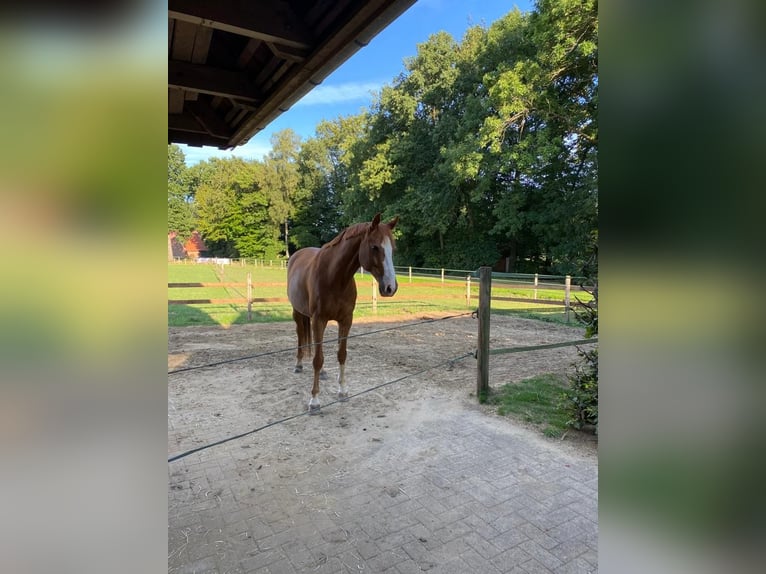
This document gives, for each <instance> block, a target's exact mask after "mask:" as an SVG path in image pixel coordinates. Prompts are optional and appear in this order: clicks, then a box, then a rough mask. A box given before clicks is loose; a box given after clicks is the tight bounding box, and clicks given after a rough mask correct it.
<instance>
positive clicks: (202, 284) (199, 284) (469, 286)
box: [168, 267, 571, 321]
mask: <svg viewBox="0 0 766 574" xmlns="http://www.w3.org/2000/svg"><path fill="white" fill-rule="evenodd" d="M485 269H486V268H484V267H482V268H481V272H484V273H486V271H484V270H485ZM370 279H371V280H372V297H371V300H372V308H373V312H376V311H377V302H378V301H377V284H376V281H375V279H374V278H373V277H371V276H370ZM484 280H485V281H487V282H489V283H490V292H491V287H492V286H493V285H494V286H497V287H505V288H508V287H511V288H521V289H530V288H532V287H531V286H530V285H529V284H513V285H508V284H506V283H504V282H498V283H497V284H496V283H495V281H494V280H493V278H492V276H491V274H490V276H489V278H485V279H484ZM460 283H463V281H461V280H460V279H457V278H449V279H448V280H447V282H446V283H442V284H441V285H442V286H445V285H450V286H457V285H459V284H460ZM464 284H465V290H464V294H463V295H460V294H459V293H458V292H456V293H453V294H442V293H430V294H427V295H421V296H419V297H418V299H419V300H421V299H422V300H426V301H429V300H440V299H442V300H443V299H463V300H464V301H465V305H466V307H470V306H471V301H472V291H473V289H474V288H475V287H476V283H472V281H471V275H467V276H466V277H465V280H464ZM254 285H255V286H268V287H284V288H286V287H287V283H286V282H268V283H253V281H252V274H251V273H248V274H247V281H246V282H244V283H242V282H234V281H221V282H207V281H195V282H188V283H176V282H174V283H168V288H169V289H183V288H195V287H196V288H234V289H235V290H236V288H237V287H245V288H246V289H247V295H246V296H241V297H223V298H200V299H169V300H168V305H216V304H221V305H224V304H242V305H247V316H248V321H251V320H252V305H253V303H289V299H288V298H287V297H253V286H254ZM411 285H412V286H420V287H434V286H438V285H439V284H436V285H435V284H433V283H428V282H424V281H417V282H415V283H412V284H411ZM537 287H538V288H540V287H542V286H541V285H539V284H538V285H537ZM543 288H548V286H545V287H543ZM554 288H563V290H564V293H563V299H540V298H538V297H537V289H535V290H534V297H533V298H530V297H504V296H494V297H491V300H492V301H509V302H516V303H531V304H535V305H546V306H554V307H555V306H560V307H564V309H565V311H566V314H567V320H568V319H569V309H570V296H571V278H570V277H569V276H567V277H566V280H565V284H564V285H563V286H561V285H557V286H554ZM481 289H482V283H481V282H479V290H481ZM358 292H359V295H358V297H359V299H358V300H365V301H366V300H367V297H365V296H364V295H363V293H364V291H363V290H361V289H360V290H359V291H358ZM479 303H480V304H481V299H480V301H479Z"/></svg>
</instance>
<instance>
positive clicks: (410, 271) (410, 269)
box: [408, 267, 412, 283]
mask: <svg viewBox="0 0 766 574" xmlns="http://www.w3.org/2000/svg"><path fill="white" fill-rule="evenodd" d="M408 269H409V273H410V283H412V267H409V268H408Z"/></svg>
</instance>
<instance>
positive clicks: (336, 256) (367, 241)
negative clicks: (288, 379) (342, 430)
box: [287, 213, 399, 414]
mask: <svg viewBox="0 0 766 574" xmlns="http://www.w3.org/2000/svg"><path fill="white" fill-rule="evenodd" d="M398 220H399V218H398V217H395V218H394V219H392V220H391V221H389V222H388V223H381V222H380V213H378V214H377V215H376V216H375V217H374V218H373V219H372V221H371V222H370V223H357V224H355V225H352V226H350V227H348V228H346V229H344V230H343V231H341V232H340V233H339V234H338V236H337V237H336V238H335V239H333V240H332V241H330V242H329V243H326V244H325V245H323V246H322V247H321V249H320V248H318V247H304V248H303V249H299V250H298V251H296V252H295V253H293V255H292V256H291V257H290V260H289V261H288V263H287V296H288V298H289V299H290V303H291V304H292V306H293V319H294V320H295V325H296V330H297V332H298V358H297V361H296V363H295V372H296V373H300V372H302V371H303V354H304V352H306V353H308V356H311V340H312V338H313V340H314V342H315V345H316V351H315V352H314V363H313V364H314V386H313V387H312V388H311V400H310V401H309V405H308V408H309V414H317V413H319V399H318V398H317V395H318V394H319V378H320V374H323V371H322V366H323V365H324V354H323V352H322V339H323V337H324V332H325V328H326V327H327V322H328V321H337V323H338V340H339V345H338V363H339V364H340V372H339V373H338V399H339V400H341V401H347V400H348V389H347V387H346V379H345V369H346V340H347V339H346V338H347V337H348V333H349V331H350V330H351V322H352V320H353V318H354V307H356V282H355V280H354V274H355V273H356V272H357V270H358V269H359V267H360V266H361V267H363V268H364V269H366V270H367V271H369V272H370V273H372V275H373V277H375V279H377V281H378V288H379V290H380V294H381V296H382V297H391V296H393V295H394V293H396V290H397V288H398V286H397V284H396V275H395V274H394V262H393V251H394V237H393V235H392V234H391V230H393V229H394V227H395V226H396V222H397V221H398Z"/></svg>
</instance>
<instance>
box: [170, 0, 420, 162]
mask: <svg viewBox="0 0 766 574" xmlns="http://www.w3.org/2000/svg"><path fill="white" fill-rule="evenodd" d="M414 1H415V0H333V1H330V0H324V1H322V0H320V1H316V2H311V1H303V0H168V143H184V144H188V145H191V146H203V145H207V146H215V147H218V148H221V149H231V148H233V147H235V146H239V145H242V144H244V143H247V141H248V140H249V139H250V138H251V137H252V136H253V135H254V134H256V133H257V132H259V131H260V130H262V129H264V128H265V127H266V126H267V125H268V124H269V123H270V122H271V121H272V120H274V118H276V117H277V116H278V115H279V114H281V113H283V112H285V111H287V110H288V109H289V108H290V106H292V105H293V104H294V103H295V102H296V101H298V100H299V99H300V98H302V97H303V96H304V95H305V94H306V93H308V92H309V91H310V90H311V89H312V88H313V87H314V86H317V85H319V84H320V83H321V82H322V80H324V78H325V77H327V76H328V75H329V74H330V73H331V72H332V71H333V70H335V69H336V68H337V67H338V66H339V65H340V64H342V63H343V62H345V61H346V60H347V59H348V58H349V57H350V56H351V55H353V54H354V53H355V52H356V51H357V50H359V49H360V48H362V47H364V46H366V45H367V43H368V42H369V41H370V40H371V39H372V38H373V37H374V36H375V35H376V34H377V33H378V32H380V31H381V30H382V29H383V28H385V27H386V26H387V25H388V24H389V23H390V22H392V21H393V20H394V19H396V18H397V17H398V16H399V15H400V14H401V13H402V12H404V11H405V10H406V9H407V8H409V7H410V6H411V5H412V4H414Z"/></svg>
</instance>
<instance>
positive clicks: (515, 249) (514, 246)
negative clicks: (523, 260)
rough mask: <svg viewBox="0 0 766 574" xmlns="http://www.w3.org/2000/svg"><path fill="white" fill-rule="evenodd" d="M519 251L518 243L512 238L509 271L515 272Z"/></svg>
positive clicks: (509, 251)
mask: <svg viewBox="0 0 766 574" xmlns="http://www.w3.org/2000/svg"><path fill="white" fill-rule="evenodd" d="M517 252H518V244H517V243H516V240H515V239H511V245H510V248H509V250H508V273H513V270H514V269H516V254H517Z"/></svg>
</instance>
